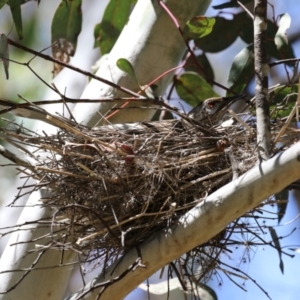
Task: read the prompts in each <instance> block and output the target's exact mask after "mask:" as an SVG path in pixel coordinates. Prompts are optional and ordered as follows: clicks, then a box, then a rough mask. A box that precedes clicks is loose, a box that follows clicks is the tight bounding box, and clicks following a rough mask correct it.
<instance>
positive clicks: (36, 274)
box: [0, 0, 211, 300]
mask: <svg viewBox="0 0 300 300" xmlns="http://www.w3.org/2000/svg"><path fill="white" fill-rule="evenodd" d="M164 2H165V4H166V5H167V6H168V7H169V8H170V9H171V10H172V12H173V13H174V15H175V16H176V17H177V18H179V21H180V23H181V24H183V23H185V22H186V21H187V20H188V19H190V18H191V17H193V16H195V15H197V14H203V13H204V12H205V10H206V9H207V7H208V5H209V4H210V2H211V1H210V0H202V1H194V0H185V1H183V0H181V1H179V0H168V1H164ZM152 5H153V7H152ZM124 32H125V33H123V32H122V34H121V36H120V40H119V41H118V42H117V44H116V45H115V47H114V49H113V50H112V53H113V54H112V55H109V58H108V59H107V60H106V62H105V63H103V64H102V66H101V68H100V70H99V71H98V72H97V75H99V76H101V77H105V78H106V79H108V80H112V81H113V82H114V83H118V84H120V85H122V86H125V87H126V88H129V89H130V88H133V89H135V90H137V89H136V87H134V84H133V83H132V80H131V79H130V78H129V77H128V75H126V74H124V73H123V72H120V71H119V70H118V69H116V67H115V59H118V58H127V59H129V60H130V61H131V62H132V64H133V66H134V69H135V72H136V74H137V77H138V80H139V81H140V84H145V83H149V81H151V80H153V79H155V78H156V77H157V76H158V75H160V74H161V73H163V72H165V71H167V70H169V69H170V68H173V67H176V66H177V64H178V63H179V60H180V58H181V55H182V54H183V52H184V50H185V45H184V43H183V42H182V40H181V37H180V35H179V33H178V31H177V30H176V29H175V27H174V24H173V23H172V22H171V21H170V19H169V17H168V16H167V15H166V13H165V12H163V11H162V10H161V8H160V7H159V6H158V4H157V2H156V1H150V0H140V1H139V2H138V4H137V5H136V7H135V9H134V12H133V14H132V16H131V18H130V21H129V22H128V25H127V26H126V30H125V31H124ZM110 62H112V64H113V65H112V66H109V65H108V64H109V63H110ZM168 80H169V78H165V79H163V80H161V81H160V82H159V93H160V94H163V93H164V90H165V88H166V86H167V84H168ZM116 95H119V94H118V93H117V92H116V91H115V90H113V89H111V88H110V87H108V86H106V85H103V84H102V83H100V82H98V81H94V80H92V81H91V82H90V83H89V85H88V87H87V89H86V91H85V92H84V94H83V95H82V98H86V97H89V98H99V97H102V96H111V97H114V96H116ZM110 107H111V105H107V104H105V105H101V104H99V105H98V104H84V105H77V106H76V108H75V115H76V118H77V121H79V122H81V123H84V124H88V125H90V126H94V125H95V124H96V123H98V121H99V119H100V118H101V115H104V114H105V113H106V112H107V110H108V109H109V108H110ZM98 111H99V112H100V114H99V113H98ZM17 113H18V114H19V115H20V116H23V117H29V118H35V117H37V118H38V119H40V118H43V117H44V115H43V114H42V115H41V114H36V115H32V114H33V113H36V112H34V111H32V110H26V109H25V110H24V111H23V110H20V111H18V112H17ZM152 114H153V111H151V110H150V109H147V110H145V109H144V110H139V111H137V110H132V111H130V110H124V111H122V112H121V113H118V114H117V115H116V117H114V118H112V119H110V122H119V123H121V122H124V121H126V122H127V121H131V120H132V121H133V120H134V121H139V120H144V119H147V118H149V117H151V115H152ZM28 204H29V205H28V207H26V208H25V209H24V210H23V212H22V214H21V216H20V219H19V220H18V223H17V224H23V222H24V221H25V220H29V219H34V220H38V219H40V218H46V217H49V216H51V211H49V209H45V208H39V207H38V206H39V205H40V202H39V196H38V195H34V196H32V197H30V199H29V202H28ZM30 206H33V207H30ZM35 206H36V207H35ZM48 232H49V229H48V230H47V229H45V228H43V227H41V226H33V227H32V228H31V229H30V230H27V231H21V232H16V233H13V234H12V236H11V238H10V241H9V242H8V246H7V247H6V249H5V250H4V253H3V254H2V257H1V261H0V271H5V270H20V269H23V268H29V267H30V266H31V265H32V264H33V262H34V261H35V259H36V258H37V254H31V255H30V256H27V258H26V259H24V257H25V256H26V254H27V253H28V251H29V250H31V249H33V248H34V247H35V243H28V244H26V243H25V244H22V245H21V246H10V245H11V244H13V243H15V242H17V241H29V240H34V239H36V238H39V237H40V236H42V235H44V234H46V233H48ZM36 243H37V244H42V241H40V240H39V241H37V242H36ZM60 255H61V253H59V252H58V251H49V252H48V253H47V254H46V255H45V257H44V259H41V261H40V262H39V263H38V264H37V265H36V266H35V267H39V268H41V267H45V268H47V267H49V266H52V265H56V264H58V263H59V259H60ZM66 256H67V257H66ZM75 259H76V257H75V255H74V254H73V255H72V254H70V253H65V257H64V262H65V263H66V262H70V261H73V260H75ZM71 272H72V268H71V267H69V268H62V269H44V270H42V271H33V272H30V273H29V274H28V275H27V276H26V278H25V279H24V281H22V282H21V283H20V285H18V287H17V288H16V289H14V290H12V291H11V292H10V293H8V294H1V295H0V299H5V300H7V299H9V300H10V299H22V300H32V299H48V300H51V299H53V300H57V299H61V298H62V296H63V294H64V291H65V287H66V285H67V282H68V280H69V277H70V274H71ZM41 274H42V275H41ZM21 276H22V272H8V273H1V274H0V292H4V291H6V290H8V289H10V288H11V287H12V286H13V285H14V284H15V283H16V282H17V281H18V280H19V279H20V277H21ZM112 299H113V298H112Z"/></svg>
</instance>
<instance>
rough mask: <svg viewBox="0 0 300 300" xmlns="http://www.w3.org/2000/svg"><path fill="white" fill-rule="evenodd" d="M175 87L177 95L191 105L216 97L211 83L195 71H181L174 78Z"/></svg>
mask: <svg viewBox="0 0 300 300" xmlns="http://www.w3.org/2000/svg"><path fill="white" fill-rule="evenodd" d="M175 88H176V91H177V94H178V95H179V97H180V98H181V99H183V100H185V101H186V102H187V103H188V104H190V105H192V106H196V105H198V104H199V103H200V102H202V101H204V100H205V99H207V98H210V97H218V96H219V95H218V94H216V93H215V92H214V90H213V89H212V87H211V85H210V84H208V83H207V82H206V81H205V80H204V78H203V77H201V76H200V75H199V74H197V73H195V72H186V73H183V74H182V75H181V76H180V77H179V78H177V79H176V80H175Z"/></svg>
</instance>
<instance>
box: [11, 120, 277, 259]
mask: <svg viewBox="0 0 300 300" xmlns="http://www.w3.org/2000/svg"><path fill="white" fill-rule="evenodd" d="M49 118H51V120H52V122H53V123H54V124H55V125H56V126H57V127H58V128H59V130H58V131H57V134H55V135H51V136H49V135H47V134H43V135H37V134H34V133H32V132H30V131H29V130H26V129H24V128H20V127H19V128H15V130H12V129H11V128H10V130H5V134H6V136H8V137H9V138H10V139H14V143H15V144H16V143H18V142H20V140H21V141H22V143H25V144H27V145H30V146H31V147H33V149H35V151H32V152H30V155H31V156H32V157H34V158H35V160H36V161H37V162H38V163H37V164H36V165H35V167H31V168H29V169H30V170H31V171H32V173H31V175H30V176H31V177H34V178H37V179H39V182H38V184H37V185H36V186H35V189H39V188H46V189H48V190H49V191H50V193H49V194H48V195H49V196H48V197H47V198H45V199H42V202H43V205H44V206H48V207H51V208H53V209H54V210H55V211H54V213H53V217H52V220H51V228H52V233H51V234H52V236H51V243H52V247H54V248H55V247H59V248H64V249H72V250H75V251H78V252H79V253H81V254H82V255H85V256H87V257H89V258H91V257H97V255H98V254H97V253H99V251H100V252H101V253H110V254H113V253H115V254H116V253H118V254H119V253H120V252H123V251H124V250H126V249H128V248H131V247H133V246H134V245H136V244H137V243H140V242H142V241H143V240H145V239H146V238H148V237H149V236H150V235H152V234H154V233H155V232H158V231H161V230H167V229H168V228H169V227H170V226H172V225H174V224H177V222H178V220H179V218H180V217H181V216H182V215H183V214H184V213H186V212H187V211H188V210H189V209H191V208H192V207H194V206H195V205H196V204H197V203H199V202H201V201H204V200H205V198H206V197H207V195H208V194H210V193H212V192H213V191H215V190H216V189H218V188H220V187H221V186H223V185H225V184H226V183H228V182H230V181H231V180H232V179H233V178H235V177H237V176H239V175H241V174H242V173H245V172H246V171H247V170H249V169H250V168H251V167H252V166H253V165H254V164H255V163H256V161H257V158H258V151H257V143H256V132H255V127H254V126H251V124H250V123H249V122H248V124H246V123H243V124H240V123H239V122H238V123H237V124H235V125H231V126H228V127H223V126H215V127H214V128H210V127H209V126H207V127H205V126H204V127H203V125H199V124H197V123H194V122H191V123H189V122H187V121H184V120H168V121H162V122H152V123H136V124H123V125H110V126H102V127H98V128H93V129H90V128H87V127H84V126H81V125H79V124H75V123H73V122H71V121H69V120H66V119H64V118H61V117H56V116H50V115H49ZM276 126H277V125H276ZM276 126H275V125H273V133H275V132H278V129H277V128H276Z"/></svg>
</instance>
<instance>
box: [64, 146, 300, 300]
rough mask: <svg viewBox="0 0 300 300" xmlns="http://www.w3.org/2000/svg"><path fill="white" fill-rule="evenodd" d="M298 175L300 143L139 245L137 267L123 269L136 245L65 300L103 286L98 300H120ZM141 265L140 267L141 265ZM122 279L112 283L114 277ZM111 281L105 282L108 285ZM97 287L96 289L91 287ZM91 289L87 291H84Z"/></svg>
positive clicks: (90, 296)
mask: <svg viewBox="0 0 300 300" xmlns="http://www.w3.org/2000/svg"><path fill="white" fill-rule="evenodd" d="M299 178H300V143H297V144H296V145H294V146H293V147H291V148H290V149H288V150H286V151H285V152H283V153H281V154H279V155H277V156H276V157H274V158H272V159H269V160H268V161H265V162H263V163H261V164H259V165H257V166H256V167H254V168H253V169H252V170H250V171H249V172H247V173H246V174H244V175H243V176H241V177H239V178H238V179H236V180H235V181H233V182H231V183H229V184H227V185H226V186H224V187H222V188H221V189H219V190H218V191H216V192H215V193H213V194H212V195H210V196H209V197H208V198H207V199H206V200H205V201H204V202H202V203H200V204H198V205H197V206H196V207H195V208H193V209H192V210H190V211H189V212H188V213H186V214H185V216H183V217H182V218H181V220H180V225H178V226H176V227H174V228H173V230H171V229H170V230H169V231H168V232H167V233H166V232H162V233H160V234H158V235H156V236H154V237H153V238H152V239H149V240H147V241H146V242H144V243H143V244H142V245H141V246H140V253H141V258H142V259H141V262H140V264H141V266H138V267H137V268H136V269H135V270H132V271H130V272H128V273H127V274H126V275H125V276H123V277H122V274H124V273H126V272H127V271H128V270H129V269H130V266H132V265H134V263H135V262H136V261H137V260H138V255H137V251H136V249H133V250H131V251H130V252H129V253H127V254H126V255H125V257H123V258H122V259H121V260H119V261H117V262H116V263H115V264H113V265H112V266H111V267H110V268H108V269H106V270H105V275H100V276H99V277H98V278H97V279H96V280H94V281H92V282H91V283H89V284H88V285H87V286H86V287H85V288H84V289H83V290H82V291H80V292H78V293H76V294H74V295H73V296H72V297H70V298H67V299H68V300H75V299H78V298H79V297H80V296H82V294H86V297H85V298H84V299H95V297H96V295H97V294H98V293H100V292H101V291H102V289H103V287H101V285H102V286H103V285H104V284H105V283H106V285H108V287H107V288H106V289H105V290H104V291H103V294H102V296H101V298H100V299H101V300H106V299H108V300H110V299H123V298H124V297H125V296H126V295H127V294H128V293H129V292H130V291H131V290H133V289H134V288H135V287H136V286H138V285H139V284H140V283H141V282H143V281H144V280H145V279H146V278H148V277H149V276H150V275H152V274H153V273H154V272H155V271H157V270H158V269H160V268H161V267H163V266H164V265H165V264H167V263H169V262H170V261H172V260H174V259H176V258H178V257H179V256H181V255H182V254H184V253H185V252H187V251H188V250H190V249H193V248H194V247H196V246H198V245H201V244H203V243H205V242H206V241H207V240H209V239H211V238H212V237H214V236H215V235H216V234H217V233H219V232H220V231H221V230H222V229H224V228H225V227H226V225H227V224H229V223H230V222H231V221H233V220H235V219H237V218H238V217H240V216H242V215H243V214H245V213H246V212H247V211H249V210H251V209H252V208H254V207H256V206H257V205H259V203H260V202H261V201H263V200H264V199H266V198H267V197H270V196H271V195H273V194H275V193H277V192H279V191H281V190H282V189H283V188H285V187H286V186H288V185H289V184H290V183H292V182H293V181H295V180H297V179H299ZM142 265H143V266H144V267H142ZM118 276H120V277H122V278H121V279H120V280H116V281H115V282H114V283H112V281H113V279H114V278H118ZM110 281H111V284H110V285H109V284H107V283H110ZM97 286H98V288H97ZM90 289H93V292H92V293H88V292H89V291H90Z"/></svg>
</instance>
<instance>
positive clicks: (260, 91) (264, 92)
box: [254, 0, 271, 160]
mask: <svg viewBox="0 0 300 300" xmlns="http://www.w3.org/2000/svg"><path fill="white" fill-rule="evenodd" d="M267 2H268V1H267V0H255V2H254V59H255V81H256V88H255V90H256V116H257V141H258V144H259V147H260V149H261V151H260V156H261V158H262V159H264V160H266V159H268V158H269V156H270V151H271V146H270V145H271V142H270V139H271V134H270V109H269V95H268V73H269V65H268V61H267V24H268V23H267Z"/></svg>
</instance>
